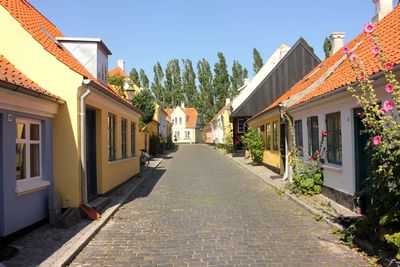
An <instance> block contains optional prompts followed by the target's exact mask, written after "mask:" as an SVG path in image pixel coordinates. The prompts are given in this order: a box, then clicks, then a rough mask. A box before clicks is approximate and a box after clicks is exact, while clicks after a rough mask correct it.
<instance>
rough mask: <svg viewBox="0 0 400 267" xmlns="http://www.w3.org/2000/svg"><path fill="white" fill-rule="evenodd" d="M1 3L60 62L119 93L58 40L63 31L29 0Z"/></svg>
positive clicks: (5, 0) (112, 91) (6, 0)
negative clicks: (105, 83) (94, 74)
mask: <svg viewBox="0 0 400 267" xmlns="http://www.w3.org/2000/svg"><path fill="white" fill-rule="evenodd" d="M0 4H1V5H2V6H3V7H4V8H5V9H7V10H8V12H9V13H10V14H11V16H13V17H14V18H15V19H16V20H17V21H18V22H19V23H20V24H21V26H22V27H23V28H24V29H25V30H26V31H27V32H29V33H30V34H31V35H32V37H33V38H34V39H35V40H36V41H37V42H39V43H40V44H41V45H42V46H43V48H44V49H45V50H46V51H48V52H49V53H51V54H52V55H53V56H55V57H56V58H57V59H58V60H59V61H60V62H62V63H64V64H65V65H67V66H68V67H69V68H70V69H71V70H73V71H75V72H77V73H79V74H81V75H82V76H83V77H84V78H87V79H90V80H93V81H94V82H95V83H96V84H98V85H100V86H101V87H102V88H104V89H105V90H108V91H110V92H111V93H113V94H116V95H118V94H117V93H116V91H115V90H113V89H112V88H111V87H109V86H105V85H103V84H101V83H100V82H99V81H98V80H97V79H96V78H95V77H93V76H92V75H91V74H90V73H89V71H87V70H86V69H85V67H83V66H82V65H81V64H80V63H79V61H78V60H77V59H76V58H75V57H74V56H72V55H71V54H70V53H69V51H68V50H67V49H66V48H65V47H63V46H62V44H61V43H59V42H58V41H56V38H57V37H64V35H63V34H62V32H61V31H60V30H58V29H57V27H56V26H55V25H54V24H53V23H52V22H51V21H49V20H48V19H47V18H46V17H45V16H43V15H42V14H41V13H40V12H39V11H38V10H37V9H36V8H35V7H34V6H32V5H31V4H30V3H29V2H28V1H27V0H0Z"/></svg>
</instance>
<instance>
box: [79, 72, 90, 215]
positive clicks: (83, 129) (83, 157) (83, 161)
mask: <svg viewBox="0 0 400 267" xmlns="http://www.w3.org/2000/svg"><path fill="white" fill-rule="evenodd" d="M83 83H84V84H85V85H86V91H85V92H84V93H83V95H82V96H81V97H80V111H81V112H80V116H81V165H82V179H81V186H82V203H83V204H84V205H85V206H88V203H87V200H88V199H87V164H86V105H85V99H86V97H88V96H89V95H90V94H91V93H92V91H90V89H89V86H88V85H89V83H90V80H86V79H85V80H83ZM88 207H89V206H88Z"/></svg>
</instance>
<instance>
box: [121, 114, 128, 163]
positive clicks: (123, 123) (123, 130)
mask: <svg viewBox="0 0 400 267" xmlns="http://www.w3.org/2000/svg"><path fill="white" fill-rule="evenodd" d="M126 126H127V121H126V119H122V120H121V158H126V148H127V147H126Z"/></svg>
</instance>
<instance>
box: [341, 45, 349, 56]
mask: <svg viewBox="0 0 400 267" xmlns="http://www.w3.org/2000/svg"><path fill="white" fill-rule="evenodd" d="M349 51H350V49H349V47H348V46H347V45H346V46H343V48H342V52H343V54H344V55H347V53H349Z"/></svg>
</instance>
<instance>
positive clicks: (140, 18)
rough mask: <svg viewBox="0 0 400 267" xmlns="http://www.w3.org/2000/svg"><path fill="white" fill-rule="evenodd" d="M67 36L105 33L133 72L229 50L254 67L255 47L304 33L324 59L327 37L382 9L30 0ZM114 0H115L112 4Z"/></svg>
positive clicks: (357, 0) (366, 5) (263, 1)
mask: <svg viewBox="0 0 400 267" xmlns="http://www.w3.org/2000/svg"><path fill="white" fill-rule="evenodd" d="M30 2H31V3H32V4H33V5H34V6H35V7H36V8H37V9H38V10H39V11H41V12H42V13H43V14H44V15H45V16H46V17H47V18H49V19H50V20H51V21H52V22H53V23H54V24H55V25H56V26H57V27H58V28H59V29H60V30H61V31H62V32H63V33H64V35H66V36H71V37H100V38H102V39H103V41H104V42H105V43H106V45H107V46H108V47H109V48H110V50H111V51H112V53H113V55H112V56H111V57H110V59H109V68H110V69H112V68H113V67H115V66H116V60H117V59H119V58H123V59H125V62H126V70H127V72H129V71H130V70H131V68H132V67H136V68H137V69H140V68H143V69H144V70H145V71H146V73H147V74H148V76H149V77H150V78H152V77H153V70H152V69H153V65H154V64H155V63H156V62H157V61H160V63H161V64H162V66H163V67H165V66H166V63H167V62H168V60H170V59H172V58H178V59H182V58H189V59H192V61H193V63H194V64H195V63H196V62H197V61H198V60H200V59H201V58H206V59H207V60H208V61H209V62H210V64H212V65H214V63H215V61H216V58H217V56H216V54H217V52H218V51H221V52H223V53H224V54H225V57H226V59H227V61H228V64H229V67H230V66H231V63H232V61H233V60H239V62H240V63H241V64H242V65H243V66H245V67H246V68H247V69H248V70H249V74H250V76H253V71H252V60H253V59H252V49H253V48H254V47H255V48H257V49H258V50H259V51H260V53H261V55H262V57H263V59H264V60H266V59H267V58H268V57H269V56H270V55H271V54H272V53H273V52H274V51H275V49H276V48H277V47H278V46H279V45H280V44H281V43H285V44H287V45H289V46H291V45H293V44H294V43H295V42H296V41H297V39H298V38H299V37H300V36H303V37H304V38H305V39H306V40H307V42H308V43H309V44H310V45H311V46H313V47H314V49H315V52H316V54H317V55H318V56H319V57H320V58H321V59H322V58H323V57H324V55H323V50H322V44H323V41H324V38H325V37H326V36H328V35H329V34H330V33H331V32H334V31H344V32H346V33H347V37H346V39H345V41H346V42H348V41H350V40H351V39H352V38H354V37H355V36H357V35H358V34H359V33H360V32H361V31H362V26H363V25H364V23H365V22H367V21H370V20H371V18H372V17H373V15H374V12H375V7H374V5H373V3H372V1H371V0H350V1H349V0H337V1H321V0H302V1H299V0H297V1H295V0H286V1H282V0H281V1H272V0H246V1H239V0H197V1H196V0H168V1H165V0H164V1H162V0H158V1H151V0H146V1H145V0H133V1H128V0H125V1H122V0H115V1H104V0H101V1H99V0H84V1H77V0H57V1H43V0H31V1H30ZM110 3H111V4H110Z"/></svg>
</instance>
